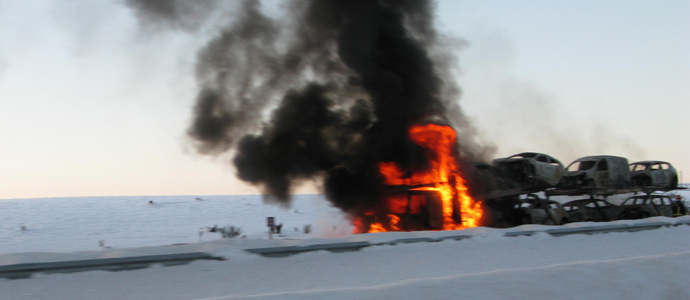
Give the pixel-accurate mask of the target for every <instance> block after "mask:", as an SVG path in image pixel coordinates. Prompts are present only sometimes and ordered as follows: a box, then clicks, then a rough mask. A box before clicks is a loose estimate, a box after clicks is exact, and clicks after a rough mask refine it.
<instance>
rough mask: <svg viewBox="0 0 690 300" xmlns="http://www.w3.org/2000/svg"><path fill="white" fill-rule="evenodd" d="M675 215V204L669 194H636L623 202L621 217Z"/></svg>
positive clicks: (639, 217) (635, 217) (637, 217)
mask: <svg viewBox="0 0 690 300" xmlns="http://www.w3.org/2000/svg"><path fill="white" fill-rule="evenodd" d="M656 216H664V217H673V204H672V202H671V198H670V197H669V196H667V195H658V194H651V195H635V196H632V197H630V198H628V199H626V200H625V201H623V203H622V204H621V214H620V219H625V220H631V219H644V218H649V217H656Z"/></svg>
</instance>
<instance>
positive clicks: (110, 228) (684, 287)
mask: <svg viewBox="0 0 690 300" xmlns="http://www.w3.org/2000/svg"><path fill="white" fill-rule="evenodd" d="M195 198H196V197H195V196H189V197H118V198H71V199H70V198H61V199H34V200H0V222H1V223H0V230H1V231H0V252H2V253H6V254H0V265H8V264H16V263H27V262H41V261H59V260H75V259H89V258H104V257H122V256H139V255H150V254H161V253H184V252H207V253H210V254H212V255H216V256H222V257H224V258H226V260H225V261H195V262H192V263H189V264H186V265H180V266H169V267H163V266H154V267H151V268H146V269H141V270H131V271H121V272H108V271H89V272H80V273H71V274H37V275H34V276H33V277H31V278H30V279H18V280H7V279H0V299H3V300H4V299H690V226H685V225H683V226H677V227H663V228H660V229H654V230H646V231H639V232H619V233H605V234H594V235H568V236H562V237H553V236H550V235H548V234H545V233H537V234H536V235H533V236H519V237H505V236H504V234H505V233H506V232H511V231H520V230H540V229H545V228H549V227H547V226H540V225H529V226H521V227H517V228H511V229H491V228H472V229H467V230H463V231H460V232H449V231H446V232H411V233H378V234H365V235H350V234H349V230H350V229H351V228H350V227H349V225H347V222H346V221H345V220H344V219H343V217H342V216H341V215H340V213H339V212H338V211H337V210H336V209H334V208H332V207H330V206H329V205H328V204H327V202H326V201H325V200H323V198H322V197H320V196H311V195H302V196H299V197H297V199H296V201H295V203H294V205H293V206H292V207H291V208H279V207H275V206H266V205H264V204H262V202H261V199H260V197H257V196H215V197H201V198H202V199H203V201H199V200H195ZM151 200H152V201H154V204H153V205H149V204H147V203H148V201H151ZM25 201H26V202H25ZM94 202H95V203H94ZM266 216H275V217H276V218H277V221H278V223H281V222H282V223H283V224H284V227H285V228H284V230H285V233H286V235H287V236H286V237H281V240H272V241H269V240H266V233H265V222H266V220H265V217H266ZM689 219H690V216H686V217H683V218H675V219H673V218H663V217H657V218H651V219H648V220H638V221H616V222H612V223H614V224H630V223H644V222H657V221H663V222H675V221H678V220H689ZM213 224H218V225H219V226H223V225H235V226H240V227H243V228H244V229H245V231H246V233H247V238H244V239H219V237H218V235H216V234H211V233H206V234H204V235H203V237H202V238H203V240H204V241H202V242H199V236H198V231H199V228H200V227H204V226H212V225H213ZM304 224H311V225H312V226H313V227H314V229H315V232H314V233H312V234H309V235H305V234H304V233H301V232H295V231H294V229H293V228H295V227H296V228H298V229H301V227H302V226H303V225H304ZM22 225H23V226H26V228H27V229H26V230H21V226H22ZM592 225H596V224H593V223H574V224H568V225H566V226H568V227H579V226H592ZM459 234H463V235H470V236H472V238H470V239H463V240H460V241H456V240H445V241H441V242H422V243H413V244H397V245H385V246H371V247H366V248H363V249H361V250H359V251H355V252H343V253H332V252H326V251H316V252H309V253H302V254H297V255H293V256H289V257H280V258H267V257H262V256H258V255H255V254H251V253H248V252H246V251H243V249H247V248H256V247H269V246H285V245H307V244H319V243H333V242H343V241H344V242H348V241H369V242H372V243H379V242H385V241H389V240H394V239H400V238H410V237H441V236H447V235H459ZM291 238H294V239H291ZM305 238H309V239H305ZM99 240H104V241H105V245H106V246H110V247H112V249H101V248H99V247H98V241H99ZM173 243H186V245H177V246H158V245H166V244H173ZM144 246H146V247H144ZM7 249H9V250H7ZM84 250H91V251H84ZM74 251H80V252H74ZM36 252H70V253H36Z"/></svg>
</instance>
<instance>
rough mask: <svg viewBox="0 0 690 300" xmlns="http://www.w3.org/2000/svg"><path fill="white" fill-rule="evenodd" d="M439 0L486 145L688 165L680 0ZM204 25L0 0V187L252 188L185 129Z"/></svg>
mask: <svg viewBox="0 0 690 300" xmlns="http://www.w3.org/2000/svg"><path fill="white" fill-rule="evenodd" d="M437 13H438V20H437V21H438V26H439V29H440V30H441V32H443V33H444V34H447V35H450V36H453V37H455V38H457V39H462V40H464V41H465V44H464V46H461V47H458V50H457V52H456V54H457V58H458V61H459V72H458V74H457V77H456V80H457V81H458V82H459V84H460V86H461V87H462V88H463V95H462V97H461V99H459V101H460V103H461V105H462V107H463V108H464V109H465V111H466V113H467V114H468V115H469V116H471V117H472V119H473V120H474V122H475V124H476V125H477V127H478V128H479V130H480V132H481V133H482V134H483V135H484V138H485V140H487V141H490V142H492V143H493V144H495V145H496V146H497V147H498V151H497V153H496V156H497V157H502V156H508V155H512V154H515V153H517V152H521V151H537V152H544V153H547V154H550V155H552V156H554V157H555V158H557V159H559V160H561V161H562V162H563V163H564V164H566V165H567V164H568V163H570V162H571V161H572V160H574V159H576V158H578V157H582V156H587V155H597V154H610V155H618V156H625V157H627V158H628V159H629V160H630V161H631V162H633V161H637V160H646V159H658V160H666V161H669V162H671V163H672V164H673V165H674V166H675V167H676V169H678V170H684V171H685V172H686V174H683V175H684V179H685V182H688V181H690V157H689V156H688V153H689V150H688V149H690V139H688V137H689V134H688V132H690V130H689V129H690V125H689V124H690V106H689V104H688V102H690V101H688V100H690V99H689V98H690V56H688V53H690V1H686V0H682V1H681V0H678V1H671V0H668V1H666V0H663V1H652V0H648V1H631V0H619V1H612V0H597V1H589V0H588V1H532V0H523V1H508V0H504V1H484V0H482V1H479V0H476V1H460V0H458V1H453V0H447V1H440V2H439V5H438V10H437ZM208 36H209V35H208V34H190V33H181V32H179V33H175V32H167V33H158V34H149V33H146V32H144V31H142V30H141V28H140V27H139V26H138V23H137V20H136V18H135V16H134V14H133V13H132V11H131V10H130V9H129V8H127V7H125V6H124V5H123V4H122V1H120V0H102V1H93V0H74V1H57V0H55V1H49V0H22V1H14V0H0V199H10V198H31V197H65V196H125V195H210V194H246V193H258V192H259V190H258V189H256V188H253V187H250V186H247V185H245V184H243V183H241V181H239V180H238V179H236V178H235V176H234V173H235V171H234V169H233V168H232V166H231V163H230V159H231V156H230V155H228V156H225V157H219V158H211V157H201V156H198V155H195V154H194V151H193V150H192V149H191V148H190V147H189V146H188V144H187V140H186V136H185V130H186V128H187V126H188V124H189V122H190V118H191V107H192V105H193V102H194V97H195V95H196V92H197V90H196V89H197V87H196V85H195V82H194V77H193V70H194V68H193V66H194V59H195V53H196V51H197V50H198V49H199V47H200V46H201V45H203V43H204V41H206V40H207V39H208ZM459 44H462V43H459ZM313 191H314V190H313V189H312V188H309V187H305V188H302V189H300V190H299V191H297V192H313Z"/></svg>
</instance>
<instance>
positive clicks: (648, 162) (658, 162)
mask: <svg viewBox="0 0 690 300" xmlns="http://www.w3.org/2000/svg"><path fill="white" fill-rule="evenodd" d="M634 164H669V165H670V163H668V162H665V161H661V160H643V161H638V162H634V163H631V165H634Z"/></svg>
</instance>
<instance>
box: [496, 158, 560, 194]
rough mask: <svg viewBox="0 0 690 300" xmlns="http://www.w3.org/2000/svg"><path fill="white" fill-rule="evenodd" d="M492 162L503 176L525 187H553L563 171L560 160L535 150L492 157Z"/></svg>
mask: <svg viewBox="0 0 690 300" xmlns="http://www.w3.org/2000/svg"><path fill="white" fill-rule="evenodd" d="M493 164H494V166H496V168H498V169H499V170H500V171H501V173H502V174H503V176H505V177H506V178H508V179H510V180H513V181H515V182H517V183H519V184H521V185H524V186H526V187H553V186H555V185H556V184H557V183H558V182H559V181H560V180H561V177H562V176H563V174H564V173H565V168H563V164H562V163H561V162H560V161H558V160H557V159H555V158H553V157H551V156H548V155H546V154H542V153H535V152H523V153H520V154H516V155H513V156H509V157H507V158H498V159H494V161H493Z"/></svg>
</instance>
